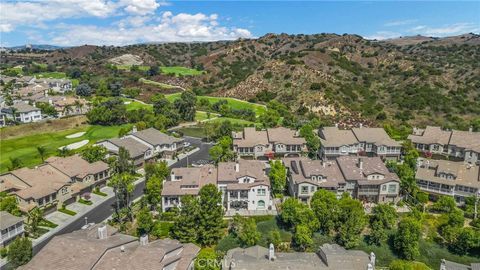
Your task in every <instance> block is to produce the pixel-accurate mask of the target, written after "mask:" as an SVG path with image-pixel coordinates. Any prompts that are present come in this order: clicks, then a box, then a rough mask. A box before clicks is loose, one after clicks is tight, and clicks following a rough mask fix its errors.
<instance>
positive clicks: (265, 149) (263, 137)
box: [232, 127, 307, 159]
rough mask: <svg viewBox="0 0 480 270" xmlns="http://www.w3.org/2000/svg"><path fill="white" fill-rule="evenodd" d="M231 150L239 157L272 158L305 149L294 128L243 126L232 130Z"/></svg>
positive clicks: (300, 151)
mask: <svg viewBox="0 0 480 270" xmlns="http://www.w3.org/2000/svg"><path fill="white" fill-rule="evenodd" d="M232 137H233V150H234V151H235V152H236V153H237V155H238V156H240V157H253V158H255V159H257V158H263V159H266V158H269V159H271V158H273V157H274V156H275V155H277V156H282V157H283V156H290V155H294V156H299V155H300V154H301V153H303V152H306V151H307V147H306V141H305V139H304V138H302V137H300V136H299V134H298V132H297V131H296V130H292V129H288V128H284V127H278V128H269V129H266V130H256V129H255V128H254V127H248V128H244V130H243V131H241V132H233V133H232Z"/></svg>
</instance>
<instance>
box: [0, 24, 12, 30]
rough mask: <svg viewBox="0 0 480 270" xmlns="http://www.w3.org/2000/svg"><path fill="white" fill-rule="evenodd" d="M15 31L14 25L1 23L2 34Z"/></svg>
mask: <svg viewBox="0 0 480 270" xmlns="http://www.w3.org/2000/svg"><path fill="white" fill-rule="evenodd" d="M12 30H13V25H11V24H9V23H0V32H11V31H12Z"/></svg>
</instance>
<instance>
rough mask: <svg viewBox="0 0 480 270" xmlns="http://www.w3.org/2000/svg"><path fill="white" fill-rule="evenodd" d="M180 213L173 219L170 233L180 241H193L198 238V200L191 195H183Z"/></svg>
mask: <svg viewBox="0 0 480 270" xmlns="http://www.w3.org/2000/svg"><path fill="white" fill-rule="evenodd" d="M181 200H182V201H181V203H182V207H181V209H180V215H179V216H178V217H177V218H176V219H175V222H174V224H173V227H172V230H171V234H172V236H173V238H175V239H177V240H179V241H180V242H182V243H195V242H197V239H198V233H199V228H198V225H199V224H198V216H199V211H200V209H199V205H198V200H197V199H196V198H194V197H192V196H183V197H182V199H181Z"/></svg>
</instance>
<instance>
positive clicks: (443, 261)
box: [440, 259, 447, 270]
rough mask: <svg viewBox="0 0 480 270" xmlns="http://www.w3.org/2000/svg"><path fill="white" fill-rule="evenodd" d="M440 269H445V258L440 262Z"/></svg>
mask: <svg viewBox="0 0 480 270" xmlns="http://www.w3.org/2000/svg"><path fill="white" fill-rule="evenodd" d="M440 270H447V264H446V262H445V259H442V263H441V264H440Z"/></svg>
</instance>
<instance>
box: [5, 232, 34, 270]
mask: <svg viewBox="0 0 480 270" xmlns="http://www.w3.org/2000/svg"><path fill="white" fill-rule="evenodd" d="M32 256H33V252H32V241H30V239H28V238H27V237H17V238H15V240H13V242H12V243H11V244H10V245H9V246H8V255H7V260H8V262H9V263H10V265H11V267H13V268H14V269H15V268H17V267H19V266H21V265H24V264H26V263H28V262H29V261H30V260H31V259H32Z"/></svg>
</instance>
